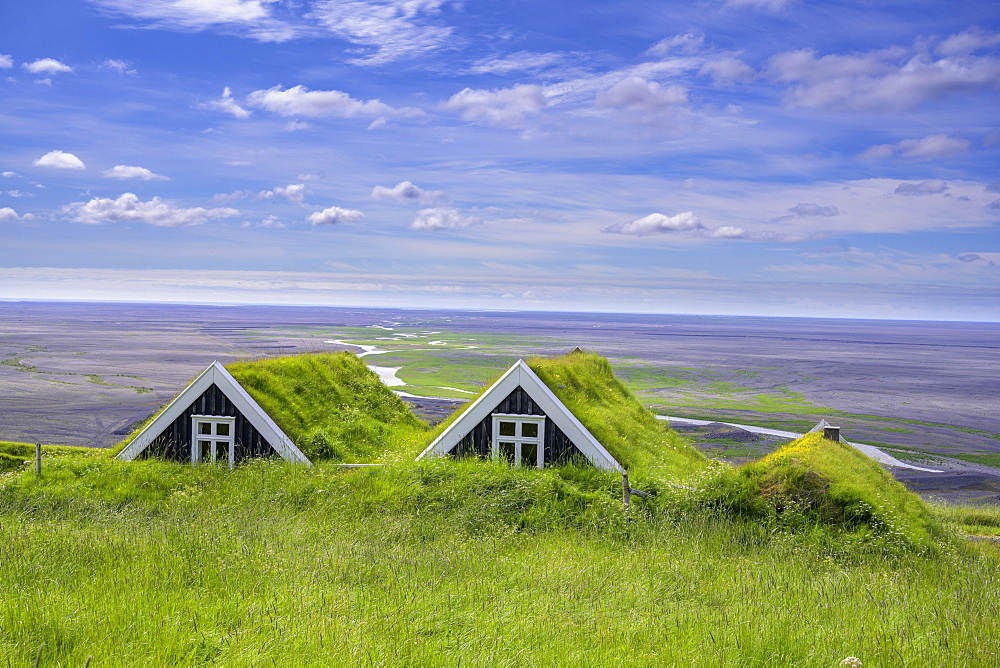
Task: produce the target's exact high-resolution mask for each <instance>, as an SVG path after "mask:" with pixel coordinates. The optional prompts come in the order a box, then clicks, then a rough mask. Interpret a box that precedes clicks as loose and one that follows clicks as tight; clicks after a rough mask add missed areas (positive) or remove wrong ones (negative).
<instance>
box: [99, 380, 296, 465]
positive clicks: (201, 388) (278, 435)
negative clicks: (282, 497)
mask: <svg viewBox="0 0 1000 668" xmlns="http://www.w3.org/2000/svg"><path fill="white" fill-rule="evenodd" d="M213 384H214V385H215V386H216V387H218V388H219V389H220V390H222V393H223V394H225V395H226V396H227V397H228V398H229V400H230V401H232V402H233V405H234V406H235V407H236V409H237V410H238V411H239V412H240V413H241V414H242V415H243V417H244V418H245V419H246V420H247V421H248V422H249V423H250V424H252V425H253V426H254V428H255V429H256V430H257V431H259V432H260V435H261V436H263V437H264V440H266V441H267V442H268V443H269V444H270V445H271V447H272V448H274V450H275V452H277V453H278V454H279V455H281V456H282V458H284V459H285V460H287V461H290V462H297V463H299V464H306V465H307V466H312V462H310V461H309V458H308V457H306V456H305V455H304V454H302V451H301V450H299V449H298V448H297V447H295V444H294V443H292V439H290V438H288V436H286V435H285V432H283V431H282V430H281V428H280V427H278V425H277V424H275V422H274V420H272V419H271V416H269V415H268V414H267V413H265V412H264V409H263V408H261V407H260V404H258V403H257V402H256V401H254V400H253V397H251V396H250V395H249V394H248V393H247V391H246V390H245V389H243V386H242V385H240V384H239V382H238V381H237V380H236V379H235V378H233V376H232V374H230V373H229V372H228V371H226V368H225V367H224V366H222V365H221V364H219V362H218V361H215V362H212V363H211V364H210V365H208V368H207V369H205V370H204V371H202V372H201V373H200V374H199V375H198V377H197V378H195V379H194V380H193V381H191V384H190V385H188V386H187V387H186V388H184V391H182V392H181V393H180V394H178V395H177V397H176V398H175V399H174V400H173V401H171V402H170V403H169V404H167V407H166V408H164V409H163V412H161V413H160V414H159V415H157V416H156V418H155V419H154V420H153V421H152V422H150V423H149V424H148V425H146V427H145V428H144V429H143V430H142V431H140V432H139V433H138V434H136V436H135V438H133V439H132V440H131V442H129V444H128V445H127V446H125V448H124V449H123V450H122V451H121V452H119V453H118V455H117V457H116V458H117V459H121V460H122V461H126V462H130V461H132V460H133V459H135V458H136V457H138V456H139V454H140V453H141V452H142V451H143V450H145V449H146V448H147V447H148V446H149V444H150V443H152V442H153V440H154V439H156V437H157V436H159V435H160V434H161V433H162V432H163V430H164V429H166V428H167V427H168V426H170V425H171V424H172V423H173V421H174V420H176V419H177V418H178V417H180V416H181V415H182V414H183V413H184V411H185V410H187V408H188V407H189V406H190V405H191V404H192V403H194V401H195V399H197V398H198V397H200V396H201V395H202V393H204V392H205V390H207V389H208V388H210V387H211V386H212V385H213Z"/></svg>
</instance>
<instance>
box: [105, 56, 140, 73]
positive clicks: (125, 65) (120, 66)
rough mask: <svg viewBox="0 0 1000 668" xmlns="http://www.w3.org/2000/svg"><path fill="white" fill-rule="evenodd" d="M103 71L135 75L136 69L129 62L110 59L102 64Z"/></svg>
mask: <svg viewBox="0 0 1000 668" xmlns="http://www.w3.org/2000/svg"><path fill="white" fill-rule="evenodd" d="M101 69H102V70H114V71H115V72H118V73H119V74H135V73H136V72H135V69H133V67H132V63H130V62H128V61H127V60H117V59H115V58H108V59H107V60H105V61H104V62H103V63H101Z"/></svg>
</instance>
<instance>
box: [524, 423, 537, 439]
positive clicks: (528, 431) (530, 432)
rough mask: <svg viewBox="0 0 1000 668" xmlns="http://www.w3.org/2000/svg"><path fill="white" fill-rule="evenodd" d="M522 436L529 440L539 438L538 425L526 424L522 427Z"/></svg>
mask: <svg viewBox="0 0 1000 668" xmlns="http://www.w3.org/2000/svg"><path fill="white" fill-rule="evenodd" d="M521 436H526V437H528V438H537V437H538V424H537V423H535V422H525V423H523V424H522V425H521Z"/></svg>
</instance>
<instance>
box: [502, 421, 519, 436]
mask: <svg viewBox="0 0 1000 668" xmlns="http://www.w3.org/2000/svg"><path fill="white" fill-rule="evenodd" d="M515 429H517V423H516V422H501V423H500V435H501V436H517V433H516V432H515V431H514V430H515Z"/></svg>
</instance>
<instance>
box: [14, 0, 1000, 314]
mask: <svg viewBox="0 0 1000 668" xmlns="http://www.w3.org/2000/svg"><path fill="white" fill-rule="evenodd" d="M998 110H1000V5H998V4H997V3H996V2H968V1H962V0H959V1H957V2H913V1H910V2H905V3H903V2H893V1H891V0H890V1H886V2H862V1H859V2H848V1H836V0H835V1H832V2H823V3H817V2H805V1H803V0H700V1H696V2H684V1H678V2H663V1H662V0H655V1H646V0H630V1H625V2H615V1H613V0H612V1H601V2H597V1H593V0H576V1H575V2H554V1H553V2H546V1H538V0H536V1H534V2H520V1H517V0H507V1H506V2H489V1H485V0H484V1H480V2H468V1H462V2H451V1H448V0H322V1H321V0H296V1H292V0H270V1H269V0H75V1H70V0H36V1H34V2H31V3H6V4H5V6H4V9H3V16H2V20H0V235H2V237H0V238H2V239H3V243H2V247H0V299H26V298H45V299H115V300H119V299H122V300H140V301H142V300H157V301H159V300H163V301H197V302H249V303H294V304H328V305H358V306H404V307H406V306H412V307H421V306H427V307H455V308H510V309H542V310H602V311H638V312H661V313H718V314H738V315H801V316H816V315H828V316H842V317H875V318H930V319H968V320H998V319H1000V306H998V304H1000V169H998V165H1000V113H998Z"/></svg>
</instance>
